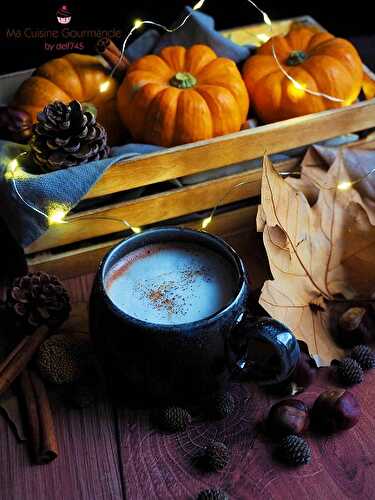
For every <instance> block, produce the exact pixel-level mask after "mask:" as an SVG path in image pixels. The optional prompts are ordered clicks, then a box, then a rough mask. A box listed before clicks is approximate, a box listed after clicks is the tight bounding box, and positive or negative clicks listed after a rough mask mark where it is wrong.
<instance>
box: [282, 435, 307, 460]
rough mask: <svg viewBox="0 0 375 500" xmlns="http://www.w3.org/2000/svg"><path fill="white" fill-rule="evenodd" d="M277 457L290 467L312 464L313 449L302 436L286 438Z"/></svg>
mask: <svg viewBox="0 0 375 500" xmlns="http://www.w3.org/2000/svg"><path fill="white" fill-rule="evenodd" d="M277 456H278V457H279V458H280V459H281V460H282V461H283V462H286V463H287V464H289V465H306V464H309V463H310V462H311V449H310V446H309V444H308V443H307V441H305V440H304V439H303V438H302V437H300V436H295V435H293V434H292V435H289V436H285V437H284V438H283V439H282V440H281V442H280V444H279V446H278V448H277Z"/></svg>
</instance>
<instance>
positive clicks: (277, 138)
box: [86, 99, 375, 198]
mask: <svg viewBox="0 0 375 500" xmlns="http://www.w3.org/2000/svg"><path fill="white" fill-rule="evenodd" d="M371 127H375V99H372V100H370V101H364V102H360V103H357V104H354V105H352V106H348V107H345V108H340V109H334V110H329V111H323V112H321V113H315V114H311V115H306V116H302V117H299V118H292V119H290V120H285V121H282V122H277V123H274V124H270V125H264V126H261V127H257V128H254V129H250V130H243V131H241V132H237V133H235V134H228V135H225V136H222V137H216V138H214V139H210V140H208V141H200V142H196V143H193V144H187V145H183V146H177V147H175V148H169V149H167V150H165V151H163V152H162V153H160V152H159V153H152V154H148V155H142V156H140V157H139V158H132V159H129V160H125V161H120V162H119V163H116V164H115V165H113V166H112V167H110V168H109V169H108V170H107V171H106V172H105V173H104V175H103V176H102V177H101V179H100V180H99V181H98V182H97V183H96V184H95V186H93V188H92V189H91V191H90V192H89V193H88V194H87V195H86V198H95V197H98V196H103V195H105V194H109V193H115V192H118V191H124V190H127V189H132V188H136V187H140V186H147V185H150V184H154V183H156V182H161V181H166V180H170V179H176V178H178V177H183V176H185V175H190V174H196V173H198V172H203V171H207V170H212V169H214V168H218V167H224V166H228V165H233V164H237V163H241V162H244V161H248V160H252V159H255V158H261V157H262V156H263V154H264V153H265V152H267V153H268V154H273V153H280V152H283V151H287V150H289V149H293V148H296V147H300V146H305V145H308V144H313V143H315V142H320V141H323V140H326V139H331V138H333V137H337V136H340V135H343V134H347V133H349V132H357V131H360V130H366V129H369V128H371Z"/></svg>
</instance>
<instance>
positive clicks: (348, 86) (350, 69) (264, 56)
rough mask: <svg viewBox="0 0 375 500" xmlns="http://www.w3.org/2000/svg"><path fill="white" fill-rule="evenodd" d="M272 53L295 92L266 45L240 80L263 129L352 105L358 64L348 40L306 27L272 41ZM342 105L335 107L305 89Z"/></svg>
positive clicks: (360, 74)
mask: <svg viewBox="0 0 375 500" xmlns="http://www.w3.org/2000/svg"><path fill="white" fill-rule="evenodd" d="M273 45H274V49H275V53H276V55H277V58H278V59H279V61H280V63H281V64H282V66H283V67H284V69H285V70H286V71H287V73H288V74H289V75H290V76H291V77H292V78H294V79H295V80H297V82H298V83H300V86H298V85H297V86H295V85H294V84H293V83H292V82H291V81H290V80H289V79H288V78H287V77H286V76H285V75H284V74H283V72H282V71H281V70H280V68H279V67H278V65H277V63H276V61H275V59H274V57H273V53H272V40H269V41H268V42H267V43H265V44H264V45H263V46H262V47H260V49H258V51H257V53H256V54H255V55H254V56H251V57H250V58H249V59H248V60H247V61H246V63H245V65H244V68H243V77H244V80H245V83H246V86H247V89H248V91H249V94H250V96H251V100H252V103H253V105H254V107H255V110H256V113H257V115H258V116H259V117H260V118H261V119H262V120H263V121H264V122H266V123H268V122H275V121H278V120H284V119H286V118H293V117H295V116H301V115H306V114H309V113H316V112H318V111H323V110H326V109H330V108H338V107H342V106H347V105H349V104H352V103H353V102H354V101H355V100H356V99H357V97H358V94H359V93H360V91H361V85H362V79H363V70H362V63H361V59H360V57H359V55H358V53H357V51H356V49H355V48H354V47H353V45H352V44H351V43H350V42H348V41H347V40H344V39H341V38H335V37H334V36H333V35H330V34H329V33H325V32H317V31H316V30H313V29H309V28H306V27H299V28H295V29H292V30H291V31H290V32H289V34H288V35H286V36H285V37H283V36H275V37H274V38H273ZM304 88H306V89H309V90H312V91H315V92H320V93H324V94H328V95H330V96H332V97H337V98H339V99H342V100H343V102H334V101H331V100H329V99H326V98H324V97H317V96H313V95H311V94H308V93H307V92H305V91H304V90H303V89H304Z"/></svg>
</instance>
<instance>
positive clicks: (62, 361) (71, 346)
mask: <svg viewBox="0 0 375 500" xmlns="http://www.w3.org/2000/svg"><path fill="white" fill-rule="evenodd" d="M88 352H89V341H88V338H86V336H84V335H82V336H81V338H80V339H78V338H77V337H75V336H73V335H64V334H57V335H52V336H51V337H49V338H48V339H47V340H46V341H45V342H44V343H43V344H42V345H41V347H40V349H39V351H38V352H37V355H36V365H37V367H38V370H39V373H40V375H41V376H42V378H43V379H44V380H46V381H48V382H51V383H52V384H70V383H72V382H76V381H77V380H78V379H79V378H80V376H81V375H82V371H83V369H84V365H85V361H86V356H87V353H88Z"/></svg>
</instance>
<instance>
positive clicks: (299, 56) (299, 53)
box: [286, 50, 308, 66]
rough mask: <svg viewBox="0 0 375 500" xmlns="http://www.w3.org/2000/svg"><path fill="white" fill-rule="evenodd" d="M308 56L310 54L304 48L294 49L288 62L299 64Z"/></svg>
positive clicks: (289, 63)
mask: <svg viewBox="0 0 375 500" xmlns="http://www.w3.org/2000/svg"><path fill="white" fill-rule="evenodd" d="M307 58H308V55H307V54H306V52H304V51H303V50H293V52H291V53H290V54H289V57H288V59H287V60H286V63H287V65H288V66H298V64H301V63H303V62H304V61H306V59H307Z"/></svg>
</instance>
